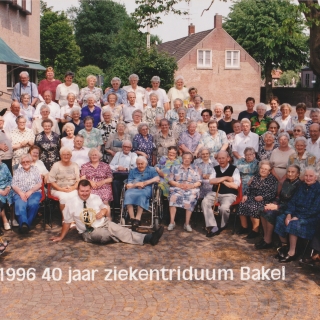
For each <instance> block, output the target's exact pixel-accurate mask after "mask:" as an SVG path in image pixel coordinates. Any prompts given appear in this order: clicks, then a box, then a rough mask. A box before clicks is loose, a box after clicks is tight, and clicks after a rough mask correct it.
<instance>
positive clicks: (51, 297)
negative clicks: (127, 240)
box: [0, 216, 320, 320]
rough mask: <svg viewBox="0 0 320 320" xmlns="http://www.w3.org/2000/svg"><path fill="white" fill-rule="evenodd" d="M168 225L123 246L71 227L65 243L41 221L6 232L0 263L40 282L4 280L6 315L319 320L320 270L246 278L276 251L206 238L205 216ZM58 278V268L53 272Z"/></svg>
mask: <svg viewBox="0 0 320 320" xmlns="http://www.w3.org/2000/svg"><path fill="white" fill-rule="evenodd" d="M182 224H183V216H180V217H179V220H178V226H177V228H176V229H175V230H174V231H172V232H170V233H169V232H168V231H165V233H164V235H163V238H162V239H161V241H160V243H159V245H158V246H156V247H152V246H149V245H145V246H143V247H142V246H133V245H126V244H109V245H105V246H102V245H94V244H88V243H84V242H82V241H81V238H80V236H79V235H78V234H77V232H76V231H75V230H71V231H70V232H69V234H68V235H67V237H66V238H65V239H64V241H63V242H61V243H52V242H50V241H49V237H50V236H52V235H55V234H57V233H58V232H59V230H60V227H59V226H58V225H57V224H55V225H54V227H53V229H50V228H47V230H46V231H43V230H42V228H41V226H40V224H38V225H37V226H36V227H35V229H33V230H32V231H31V232H30V234H29V235H27V236H22V235H19V234H18V233H17V232H16V231H14V232H7V233H6V235H5V238H6V239H8V240H11V243H10V245H9V247H8V250H7V251H6V252H5V253H4V254H3V255H2V256H1V257H0V268H4V269H7V268H19V267H20V268H26V269H27V268H35V269H36V270H37V272H36V280H34V281H27V280H25V281H22V282H19V281H13V282H9V281H8V280H6V279H5V280H4V281H3V282H2V283H1V284H0V297H1V299H0V306H1V307H0V314H1V316H0V318H1V319H22V318H23V319H68V320H69V319H104V318H108V319H128V318H129V319H268V320H269V319H289V318H291V319H298V318H299V319H311V318H314V319H317V318H318V317H319V311H320V307H319V303H318V301H319V296H320V289H319V287H318V284H317V283H320V281H319V280H320V277H319V274H318V271H317V270H312V269H308V268H305V267H304V268H301V267H300V266H299V263H298V262H292V263H289V264H287V265H285V270H286V279H285V280H283V281H282V280H280V281H252V280H251V281H241V280H240V279H239V269H240V267H241V266H249V267H251V268H261V267H262V266H265V267H266V268H278V267H279V263H278V262H277V260H275V259H274V258H273V255H274V253H275V250H267V251H263V252H261V251H257V250H255V249H254V248H253V245H252V242H251V243H248V242H247V241H245V240H244V239H242V237H239V236H237V235H231V230H230V229H227V230H225V231H224V232H223V233H222V234H221V235H219V236H217V237H214V238H212V239H208V238H206V237H205V236H204V234H203V231H202V230H201V229H202V228H201V227H202V222H201V220H200V222H199V223H198V224H197V227H196V228H195V230H194V231H193V233H192V234H189V233H186V232H184V231H183V230H182ZM130 266H132V267H134V268H138V269H143V268H152V269H161V268H162V267H166V268H177V267H178V266H180V268H181V269H184V268H189V267H190V266H192V267H194V268H199V269H201V268H210V269H212V268H215V269H218V268H231V269H233V270H234V280H233V281H231V280H228V281H177V280H173V281H164V280H163V281H159V282H158V281H110V282H108V281H104V269H105V268H112V269H113V268H114V267H117V269H121V268H125V269H128V268H129V267H130ZM46 267H48V268H51V269H53V268H61V270H62V272H63V275H62V279H61V281H57V282H54V281H50V282H48V281H46V280H44V279H41V276H42V273H43V271H44V269H45V268H46ZM69 267H71V268H77V269H80V270H84V269H90V270H91V269H98V270H99V271H98V273H97V274H96V277H95V280H94V281H91V282H85V281H78V282H73V283H71V284H66V282H67V281H68V269H69ZM56 276H58V274H56Z"/></svg>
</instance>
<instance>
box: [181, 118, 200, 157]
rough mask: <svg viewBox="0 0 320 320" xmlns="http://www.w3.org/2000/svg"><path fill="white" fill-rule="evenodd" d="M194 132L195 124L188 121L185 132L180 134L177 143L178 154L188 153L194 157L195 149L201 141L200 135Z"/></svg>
mask: <svg viewBox="0 0 320 320" xmlns="http://www.w3.org/2000/svg"><path fill="white" fill-rule="evenodd" d="M196 130H197V122H196V121H193V120H191V121H189V122H188V124H187V131H184V132H182V133H181V134H180V138H179V142H178V147H179V150H180V153H185V152H190V153H192V154H193V155H194V156H196V149H197V147H198V145H199V141H200V139H201V134H200V133H199V132H197V131H196Z"/></svg>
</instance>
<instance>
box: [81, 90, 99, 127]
mask: <svg viewBox="0 0 320 320" xmlns="http://www.w3.org/2000/svg"><path fill="white" fill-rule="evenodd" d="M95 99H96V98H95V96H94V95H93V94H91V93H90V94H88V95H87V105H86V106H85V107H83V108H82V109H81V119H82V120H84V119H85V118H87V117H91V118H92V119H93V126H94V127H95V128H96V127H97V125H98V123H99V122H100V120H101V119H100V117H101V108H100V107H98V106H96V105H95Z"/></svg>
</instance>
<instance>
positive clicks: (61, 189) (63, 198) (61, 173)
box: [48, 147, 80, 211]
mask: <svg viewBox="0 0 320 320" xmlns="http://www.w3.org/2000/svg"><path fill="white" fill-rule="evenodd" d="M60 157H61V160H60V161H58V162H56V163H55V164H54V165H53V166H52V168H51V170H50V172H49V177H48V183H51V186H52V190H51V194H52V195H53V196H54V197H57V198H58V199H59V202H60V210H61V211H62V210H63V209H64V207H65V204H66V203H67V201H68V200H69V199H72V198H73V197H75V196H76V195H77V194H78V192H77V187H78V182H79V180H80V172H79V167H78V165H77V164H76V163H75V162H71V157H72V151H71V150H70V149H68V148H66V147H62V148H61V149H60Z"/></svg>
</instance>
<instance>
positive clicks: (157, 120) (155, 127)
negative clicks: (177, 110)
mask: <svg viewBox="0 0 320 320" xmlns="http://www.w3.org/2000/svg"><path fill="white" fill-rule="evenodd" d="M162 119H163V115H161V114H158V115H156V118H155V120H154V125H153V126H151V127H149V133H150V134H151V135H152V136H153V137H154V136H155V135H156V134H158V133H159V132H160V131H161V126H160V121H161V120H162Z"/></svg>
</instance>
